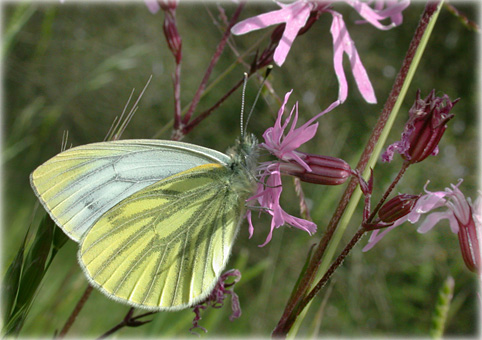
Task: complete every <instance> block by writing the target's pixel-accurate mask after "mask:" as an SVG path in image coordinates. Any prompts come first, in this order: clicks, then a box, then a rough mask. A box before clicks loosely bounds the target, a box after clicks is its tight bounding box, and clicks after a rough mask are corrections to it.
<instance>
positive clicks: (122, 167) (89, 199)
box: [30, 140, 229, 241]
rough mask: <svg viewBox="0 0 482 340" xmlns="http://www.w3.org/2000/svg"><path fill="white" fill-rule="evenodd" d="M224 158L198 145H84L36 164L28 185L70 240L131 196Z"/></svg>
mask: <svg viewBox="0 0 482 340" xmlns="http://www.w3.org/2000/svg"><path fill="white" fill-rule="evenodd" d="M227 162H229V157H228V156H226V155H224V154H222V153H220V152H217V151H215V150H211V149H208V148H203V147H200V146H197V145H192V144H187V143H182V142H172V141H157V140H123V141H114V142H102V143H93V144H87V145H83V146H79V147H75V148H72V149H69V150H67V151H64V152H62V153H60V154H58V155H56V156H55V157H53V158H51V159H50V160H48V161H47V162H45V163H44V164H42V165H41V166H39V167H38V168H37V169H36V170H35V171H34V172H33V173H32V174H31V176H30V182H31V185H32V187H33V189H34V191H35V193H36V195H37V197H38V198H39V200H40V202H41V203H42V204H43V206H44V207H45V209H46V210H47V211H48V212H49V214H50V216H51V217H52V219H53V220H54V221H55V222H56V223H57V224H58V225H59V226H60V227H61V228H62V229H63V230H64V232H65V233H66V234H67V235H69V237H70V238H72V239H73V240H75V241H79V240H80V239H81V237H82V236H83V235H84V234H85V233H86V232H87V231H88V230H89V229H90V227H91V226H92V225H93V224H94V222H95V221H96V220H98V219H99V218H100V217H101V216H102V215H103V214H104V213H105V212H107V211H108V210H109V209H110V208H112V207H113V206H114V205H116V204H117V203H119V202H120V201H121V200H123V199H125V198H126V197H129V196H130V195H132V194H134V193H136V192H138V191H140V190H142V189H144V188H146V187H147V186H149V185H151V184H153V183H156V182H158V181H159V180H162V179H164V178H166V177H169V176H172V175H173V174H176V173H179V172H182V171H185V170H187V169H190V168H192V167H195V166H199V165H202V164H209V163H220V164H226V163H227Z"/></svg>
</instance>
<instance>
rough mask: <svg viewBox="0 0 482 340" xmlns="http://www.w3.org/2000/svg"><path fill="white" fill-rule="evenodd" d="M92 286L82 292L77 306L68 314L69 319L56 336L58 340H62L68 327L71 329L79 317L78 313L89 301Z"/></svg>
mask: <svg viewBox="0 0 482 340" xmlns="http://www.w3.org/2000/svg"><path fill="white" fill-rule="evenodd" d="M92 289H93V288H92V286H91V285H88V286H87V288H86V289H85V291H84V294H82V296H81V298H80V300H79V302H77V305H76V306H75V308H74V310H73V311H72V313H71V314H70V316H69V318H68V319H67V322H66V323H65V325H64V327H63V328H62V330H61V331H60V333H59V335H57V338H58V339H62V338H63V337H65V334H67V332H68V331H69V329H70V327H72V325H73V323H74V321H75V319H76V318H77V315H79V313H80V311H81V310H82V308H83V307H84V304H85V303H86V302H87V300H88V299H89V296H90V293H92Z"/></svg>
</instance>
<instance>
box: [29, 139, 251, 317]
mask: <svg viewBox="0 0 482 340" xmlns="http://www.w3.org/2000/svg"><path fill="white" fill-rule="evenodd" d="M256 160H257V141H256V138H255V137H254V136H253V135H246V136H245V137H241V138H240V139H238V140H237V142H236V144H235V146H233V147H232V148H231V149H229V150H228V151H227V154H224V153H221V152H218V151H215V150H212V149H208V148H205V147H201V146H197V145H193V144H188V143H184V142H176V141H163V140H147V139H138V140H118V141H110V142H101V143H93V144H87V145H83V146H78V147H74V148H71V149H69V150H66V151H64V152H61V153H60V154H58V155H56V156H54V157H53V158H51V159H50V160H48V161H46V162H45V163H43V164H42V165H40V166H39V167H38V168H37V169H35V170H34V171H33V173H32V174H31V175H30V182H31V186H32V188H33V190H34V192H35V194H36V195H37V197H38V198H39V200H40V202H41V203H42V205H43V206H44V208H45V209H46V210H47V212H48V213H49V214H50V216H51V218H52V219H53V220H54V221H55V222H56V224H57V225H58V226H59V227H60V228H62V230H63V231H64V232H65V233H66V234H67V235H68V236H69V237H70V238H71V239H72V240H74V241H76V242H78V243H79V251H78V261H79V263H80V266H81V268H82V270H83V272H84V273H85V275H86V277H87V278H88V280H89V282H90V283H91V285H93V286H94V287H96V288H98V289H99V290H100V291H101V292H103V293H104V294H105V295H107V296H108V297H110V298H112V299H114V300H116V301H119V302H123V303H126V304H128V305H131V306H134V307H139V308H143V309H148V310H180V309H183V308H187V307H190V306H193V305H195V304H197V303H200V302H202V301H203V300H204V299H206V298H207V296H208V295H209V294H210V292H211V290H212V289H213V288H214V286H215V284H216V282H217V280H218V278H219V276H220V275H221V272H222V271H223V269H224V268H225V266H226V264H227V261H228V259H229V256H230V253H231V249H232V245H233V242H234V240H235V238H236V234H237V233H238V229H239V226H240V223H241V221H242V219H243V217H244V210H245V201H246V199H247V198H248V197H249V196H250V195H252V193H253V191H254V190H255V187H256V179H255V169H256Z"/></svg>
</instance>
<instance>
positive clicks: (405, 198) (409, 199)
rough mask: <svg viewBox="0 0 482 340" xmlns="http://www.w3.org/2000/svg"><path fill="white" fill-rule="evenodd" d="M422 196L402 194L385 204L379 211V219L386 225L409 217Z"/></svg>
mask: <svg viewBox="0 0 482 340" xmlns="http://www.w3.org/2000/svg"><path fill="white" fill-rule="evenodd" d="M419 198H420V195H409V194H400V195H398V196H395V197H394V198H392V199H391V200H389V201H388V202H387V203H385V204H384V205H383V206H382V207H381V208H380V210H379V211H378V217H380V220H381V221H382V222H385V223H393V222H395V221H396V220H398V219H400V218H402V217H403V216H405V215H408V214H409V213H410V212H411V211H412V209H413V207H414V206H415V203H417V201H418V199H419Z"/></svg>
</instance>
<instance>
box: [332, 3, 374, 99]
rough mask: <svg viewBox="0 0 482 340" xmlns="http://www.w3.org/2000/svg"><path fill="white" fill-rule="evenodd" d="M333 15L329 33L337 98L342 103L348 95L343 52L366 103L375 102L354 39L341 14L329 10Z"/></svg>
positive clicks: (371, 87)
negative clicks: (346, 56)
mask: <svg viewBox="0 0 482 340" xmlns="http://www.w3.org/2000/svg"><path fill="white" fill-rule="evenodd" d="M329 12H330V13H331V15H332V16H333V22H332V25H331V29H330V32H331V35H332V37H333V66H334V69H335V74H336V77H337V78H338V84H339V91H338V100H340V101H341V102H342V103H343V102H344V101H345V100H346V98H347V96H348V83H347V80H346V76H345V71H344V69H343V52H345V53H346V54H347V55H348V59H349V61H350V64H351V68H352V72H353V76H354V78H355V81H356V84H357V87H358V90H359V91H360V93H361V94H362V96H363V98H364V99H365V100H366V101H367V102H368V103H376V102H377V100H376V97H375V91H374V90H373V86H372V84H371V82H370V79H369V78H368V74H367V72H366V70H365V68H364V66H363V64H362V62H361V60H360V56H359V55H358V51H357V50H356V48H355V43H354V41H353V40H352V39H351V38H350V35H349V34H348V30H347V29H346V26H345V22H344V21H343V17H342V15H341V14H339V13H337V12H334V11H331V10H330V11H329Z"/></svg>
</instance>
